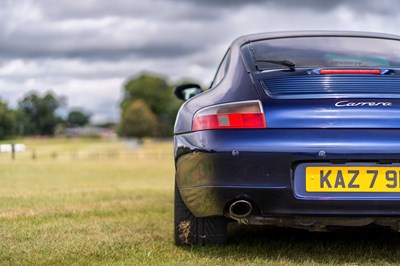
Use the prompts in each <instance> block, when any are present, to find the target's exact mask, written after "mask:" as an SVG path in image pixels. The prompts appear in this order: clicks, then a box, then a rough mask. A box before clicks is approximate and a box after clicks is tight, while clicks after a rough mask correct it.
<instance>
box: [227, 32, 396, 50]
mask: <svg viewBox="0 0 400 266" xmlns="http://www.w3.org/2000/svg"><path fill="white" fill-rule="evenodd" d="M320 36H321V37H323V36H345V37H372V38H382V39H394V40H400V36H399V35H394V34H386V33H377V32H364V31H280V32H264V33H255V34H248V35H243V36H240V37H239V38H237V39H236V40H235V41H234V42H233V43H232V46H242V45H243V44H246V43H248V42H253V41H259V40H265V39H275V38H290V37H320Z"/></svg>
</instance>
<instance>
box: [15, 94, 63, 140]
mask: <svg viewBox="0 0 400 266" xmlns="http://www.w3.org/2000/svg"><path fill="white" fill-rule="evenodd" d="M65 103H66V99H65V98H64V97H58V96H55V95H53V93H51V92H47V93H45V94H44V95H43V96H42V97H41V96H39V95H37V94H36V93H35V92H31V93H29V94H27V95H26V96H25V97H24V98H23V99H22V100H20V101H19V103H18V109H19V115H18V117H19V121H18V122H19V123H20V124H22V125H23V128H24V134H25V135H37V134H39V135H53V134H54V129H55V127H56V125H57V124H58V123H60V122H62V119H61V118H60V117H59V116H57V115H56V110H57V109H58V108H60V107H63V106H65Z"/></svg>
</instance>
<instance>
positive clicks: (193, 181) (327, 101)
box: [174, 32, 400, 217]
mask: <svg viewBox="0 0 400 266" xmlns="http://www.w3.org/2000/svg"><path fill="white" fill-rule="evenodd" d="M291 34H292V35H293V36H307V35H310V36H311V35H312V36H321V35H324V34H325V35H332V36H334V35H338V34H339V35H340V36H364V35H365V36H371V34H370V33H342V32H340V33H337V32H336V33H335V32H328V33H321V32H303V33H291ZM288 35H290V34H289V33H273V34H269V35H268V34H267V35H251V36H245V37H241V38H239V39H237V40H236V41H235V42H234V43H233V44H232V46H231V50H232V56H231V58H232V59H231V62H230V66H229V69H228V73H227V75H226V77H225V78H224V79H223V80H222V82H221V83H220V84H219V85H218V86H217V87H216V88H214V89H211V90H209V91H207V92H205V93H203V94H200V95H198V96H196V97H194V98H192V99H191V100H189V101H187V102H186V103H185V104H184V105H183V106H182V107H181V110H180V112H179V116H178V118H177V121H176V127H175V138H174V141H175V163H176V180H177V184H178V187H179V190H180V193H181V195H182V198H183V200H184V202H185V204H186V205H187V207H188V208H189V209H190V210H191V211H192V213H193V214H194V215H196V216H198V217H205V216H212V215H224V214H226V207H227V204H229V203H230V202H232V201H233V200H234V199H237V198H238V197H243V196H245V197H248V198H249V199H251V201H252V202H254V203H255V205H256V206H258V208H259V215H262V216H273V217H278V216H296V215H302V216H368V217H374V216H400V197H399V196H398V194H393V193H389V194H385V195H383V194H379V195H378V196H377V194H376V193H363V194H362V197H360V195H361V194H357V195H358V197H357V196H356V195H355V194H354V193H345V194H343V195H342V193H340V194H336V195H337V197H336V196H335V197H334V198H332V197H329V195H328V194H321V193H306V192H305V191H304V171H302V170H301V169H303V168H302V167H304V164H305V163H324V164H332V163H335V164H344V163H354V162H357V163H371V164H379V163H385V164H387V163H395V164H398V163H400V130H399V128H400V126H399V125H400V100H399V99H396V94H397V92H396V93H394V94H392V95H391V96H389V97H386V96H385V97H384V98H383V97H382V98H380V97H381V96H382V95H381V94H379V93H378V94H373V86H372V85H371V84H367V83H365V82H364V81H363V78H365V76H360V77H357V79H358V80H359V82H360V83H363V82H364V83H363V84H364V85H365V86H370V87H369V90H370V94H366V96H368V95H372V94H373V95H374V96H373V97H372V96H371V97H368V98H364V95H362V94H360V92H357V93H356V94H340V95H339V94H338V95H331V96H330V97H329V98H326V97H324V99H310V98H308V99H304V98H305V97H297V96H293V98H291V99H273V98H271V97H270V96H269V95H267V94H266V93H265V88H263V86H262V84H261V82H262V81H263V80H266V79H268V77H272V76H274V75H275V76H281V77H283V76H296V75H309V74H308V71H309V70H299V72H297V71H295V72H293V71H290V70H279V71H273V72H268V71H267V72H264V73H259V72H257V71H256V70H255V69H254V68H252V66H248V65H246V63H245V62H244V61H243V57H246V56H248V55H247V54H246V52H244V53H243V54H241V51H242V46H243V45H244V44H246V43H247V42H248V41H250V40H252V39H257V38H258V39H267V38H278V37H282V36H288ZM374 36H376V37H382V38H392V39H398V38H399V37H398V36H392V35H379V34H376V35H374ZM346 78H349V77H338V79H337V83H334V85H335V84H339V82H344V83H346V82H347V81H346ZM391 78H393V77H391ZM324 79H325V80H324V82H323V83H324V84H326V82H327V80H326V78H324ZM351 79H353V77H351ZM371 79H372V78H371ZM397 79H398V78H397V77H396V78H393V79H392V80H396V81H397ZM349 80H350V79H348V81H349ZM284 82H286V81H284ZM290 82H292V85H291V84H290ZM352 82H353V83H354V82H356V81H352ZM297 83H298V80H295V81H290V80H289V81H288V83H287V85H285V86H297V85H296V84H297ZM356 83H357V82H356ZM378 83H379V82H378ZM354 84H355V83H354ZM385 84H386V83H385ZM298 86H303V87H305V86H306V82H305V83H304V84H303V85H302V84H300V85H298ZM335 86H337V85H335ZM375 86H377V85H375ZM388 86H389V87H390V86H391V85H390V84H389V85H388ZM360 88H361V87H360ZM376 92H378V91H376ZM376 95H379V97H378V98H377V96H376ZM339 96H340V97H339ZM356 96H357V97H358V98H357V97H356ZM296 97H297V98H296ZM301 98H303V99H301ZM399 98H400V97H399ZM257 99H260V100H261V102H262V104H263V107H264V110H265V116H266V122H267V128H266V129H240V130H205V131H198V132H190V128H191V123H192V118H193V114H194V113H195V112H196V111H198V110H199V109H200V108H202V107H206V106H210V105H214V104H219V103H226V102H231V101H243V100H257ZM343 99H352V101H368V100H369V99H373V100H372V101H385V102H387V101H390V102H392V103H393V105H392V106H358V107H337V106H335V103H336V102H338V101H340V100H343ZM321 151H324V152H325V155H324V156H322V157H321V156H318V154H319V153H320V152H321ZM296 167H300V168H298V169H300V170H299V171H296V172H295V169H296ZM341 196H344V197H341Z"/></svg>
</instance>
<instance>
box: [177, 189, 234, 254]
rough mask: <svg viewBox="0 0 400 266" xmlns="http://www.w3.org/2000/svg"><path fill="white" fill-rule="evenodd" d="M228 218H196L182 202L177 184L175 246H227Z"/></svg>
mask: <svg viewBox="0 0 400 266" xmlns="http://www.w3.org/2000/svg"><path fill="white" fill-rule="evenodd" d="M227 224H228V223H227V218H225V217H223V216H213V217H201V218H198V217H195V216H194V215H193V214H192V212H191V211H190V210H189V209H188V208H187V207H186V205H185V203H184V202H183V201H182V198H181V195H180V193H179V189H178V186H177V185H176V184H175V230H174V232H175V245H177V246H206V245H213V244H225V243H226V240H227Z"/></svg>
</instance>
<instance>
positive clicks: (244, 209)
mask: <svg viewBox="0 0 400 266" xmlns="http://www.w3.org/2000/svg"><path fill="white" fill-rule="evenodd" d="M252 210H253V206H252V205H251V203H250V202H248V201H247V200H237V201H235V202H233V203H232V204H231V205H230V206H229V215H230V216H231V217H232V218H244V217H247V216H249V215H250V213H251V211H252Z"/></svg>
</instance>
